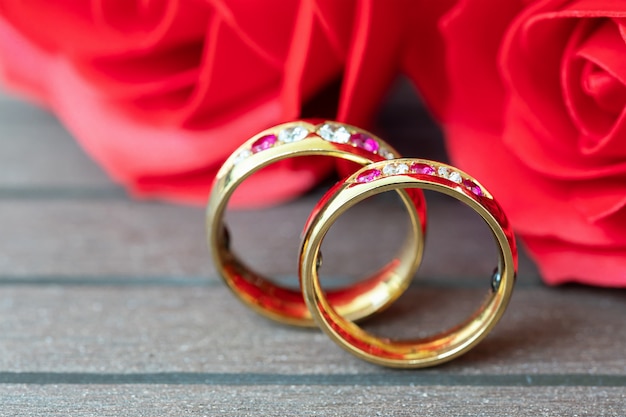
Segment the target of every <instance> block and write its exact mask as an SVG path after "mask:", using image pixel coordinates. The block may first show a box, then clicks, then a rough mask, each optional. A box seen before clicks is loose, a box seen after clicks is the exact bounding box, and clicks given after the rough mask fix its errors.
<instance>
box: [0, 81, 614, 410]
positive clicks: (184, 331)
mask: <svg viewBox="0 0 626 417" xmlns="http://www.w3.org/2000/svg"><path fill="white" fill-rule="evenodd" d="M415 114H418V115H420V116H418V117H417V118H416V117H415V116H414V115H415ZM424 117H425V116H424V115H423V112H422V111H421V110H420V108H419V105H418V104H416V102H415V101H414V100H413V99H411V97H410V95H407V93H406V91H405V90H400V91H397V92H396V94H395V95H394V96H393V97H392V99H391V103H390V104H388V105H387V107H385V108H384V109H383V110H382V112H381V118H380V131H381V132H382V134H383V135H386V136H387V137H389V138H390V140H391V141H392V142H394V141H395V142H396V143H395V144H396V145H398V146H399V147H400V148H403V149H402V150H403V151H404V152H405V154H407V155H420V156H426V157H438V156H439V157H441V156H442V155H441V143H440V142H439V141H438V139H439V138H438V137H437V133H436V130H434V128H433V127H432V125H429V124H428V122H427V119H424ZM414 137H426V138H427V139H429V141H423V142H422V141H420V142H419V143H416V142H415V140H413V139H411V138H414ZM409 139H411V140H409ZM322 192H323V189H320V190H316V191H314V192H313V193H311V194H310V195H307V196H304V197H302V198H300V199H298V200H296V201H293V202H291V203H289V204H285V205H282V206H279V207H274V208H270V209H264V210H259V211H240V212H232V213H229V215H228V221H229V225H230V228H231V233H232V235H233V242H234V245H235V248H236V249H237V250H238V251H239V252H241V253H242V254H244V256H245V259H246V260H248V261H249V263H250V264H251V265H253V266H255V267H257V268H258V269H259V270H261V271H264V272H266V273H268V274H272V275H274V276H278V277H279V278H280V279H281V280H283V281H285V282H289V283H291V284H292V285H295V284H296V278H295V274H296V264H295V254H296V253H297V245H298V238H299V233H300V231H301V229H302V223H303V221H304V219H305V218H306V216H307V214H308V211H309V210H310V209H311V207H312V206H313V205H314V203H315V201H316V199H317V198H318V197H319V196H320V195H321V193H322ZM428 199H429V200H428V201H429V209H430V210H429V234H428V242H427V245H428V246H427V251H426V258H425V261H424V265H423V266H422V268H421V269H420V271H419V274H418V276H417V277H416V278H415V281H414V283H413V284H412V286H411V288H410V290H409V291H408V292H407V293H406V294H405V295H404V296H403V297H402V298H401V299H400V300H399V301H398V302H397V303H395V304H394V305H393V306H392V307H391V308H390V309H389V310H388V311H386V312H385V313H383V314H381V315H380V316H378V317H376V318H374V319H372V320H370V321H368V322H367V323H366V324H365V326H366V327H367V328H368V329H369V330H371V331H373V332H376V333H378V334H384V335H390V336H403V335H410V336H415V335H422V334H429V333H431V332H434V331H436V330H437V329H440V328H441V327H442V326H445V325H449V324H452V323H455V322H457V321H458V320H460V318H461V317H463V316H464V315H465V314H467V313H468V312H469V311H471V310H472V308H474V307H475V306H476V305H477V303H478V302H479V300H480V298H481V297H482V295H483V294H484V291H486V288H487V286H488V285H489V282H488V281H489V280H488V276H489V271H490V270H491V269H492V267H493V262H494V259H495V258H494V255H493V250H494V247H493V244H492V242H491V240H490V237H489V235H488V233H487V231H486V229H485V228H484V227H483V225H482V224H481V222H480V220H479V219H478V218H477V216H474V215H473V214H472V213H471V212H469V211H468V210H466V209H465V208H463V207H462V206H460V205H458V204H455V203H454V202H452V201H450V200H448V199H443V198H440V197H437V196H435V195H428ZM402 210H403V209H402V208H401V207H399V206H398V204H397V202H396V201H395V199H394V198H393V197H389V196H385V197H382V198H379V199H376V200H375V201H372V202H370V203H369V204H365V205H362V206H358V207H357V208H356V209H355V210H354V211H353V212H350V215H349V216H348V215H346V216H344V217H342V219H341V222H340V224H338V225H337V228H336V229H334V230H333V231H332V233H331V235H329V237H328V239H327V241H326V242H325V244H324V248H323V251H324V273H325V274H326V276H325V280H327V281H326V282H328V283H329V284H332V282H333V281H337V282H344V281H345V280H348V279H351V278H352V277H354V276H360V275H362V274H364V273H366V272H367V271H370V270H372V269H375V268H376V267H377V266H380V265H382V264H383V263H384V262H385V260H386V259H388V257H389V256H390V254H391V253H392V252H393V251H394V249H395V248H397V247H398V245H399V244H400V243H401V240H402V237H403V233H404V230H405V227H404V226H405V225H404V223H403V220H404V215H403V211H402ZM381 213H385V214H384V215H381ZM372 219H377V224H376V227H372V225H371V222H372ZM267 236H271V237H272V238H271V239H268V238H267ZM372 239H376V240H377V242H379V245H380V247H381V248H383V250H381V251H380V252H379V253H371V252H367V246H366V242H367V241H368V240H372ZM260 242H263V244H260ZM359 253H367V256H358V255H355V254H359ZM0 317H1V319H0V415H2V416H5V415H6V416H92V415H101V416H138V415H141V416H163V415H171V416H204V415H206V416H214V415H223V416H252V415H258V416H285V415H302V416H370V415H371V416H376V415H381V416H392V415H393V416H405V415H406V416H409V415H424V416H439V415H442V416H443V415H446V416H447V415H459V416H461V415H468V416H469V415H483V416H502V415H515V416H563V415H579V416H624V415H626V388H625V387H626V353H625V352H626V331H625V330H626V329H625V326H624V317H626V293H625V292H624V291H623V290H610V289H596V288H588V287H582V286H564V287H558V288H549V287H545V286H544V285H543V284H542V283H541V281H540V278H539V274H538V272H537V270H536V269H535V268H534V266H533V265H532V262H531V261H530V260H528V258H527V257H526V256H525V255H523V254H522V258H521V262H520V274H519V280H518V286H517V288H516V291H515V294H514V297H513V300H512V302H511V305H510V307H509V310H508V311H507V313H506V315H505V316H504V318H503V320H502V322H501V323H499V325H498V326H497V327H496V328H495V330H494V331H493V332H492V333H491V334H490V335H489V336H488V337H487V339H486V340H485V341H484V342H482V343H481V344H480V345H478V346H477V347H476V348H475V349H474V350H472V351H471V352H469V353H468V354H466V355H465V356H463V357H461V358H459V359H457V360H455V361H453V362H451V363H448V364H445V365H443V366H440V367H437V368H433V369H427V370H413V371H398V370H390V369H384V368H381V367H378V366H374V365H371V364H368V363H365V362H362V361H360V360H358V359H356V358H354V357H352V356H350V355H349V354H347V353H345V352H344V351H342V350H341V349H339V348H338V347H337V346H336V345H334V344H333V343H332V342H331V341H330V340H329V339H328V338H327V337H326V336H324V335H323V334H322V333H320V332H319V331H316V330H304V329H294V328H289V327H286V326H282V325H278V324H275V323H272V322H270V321H268V320H266V319H263V318H261V317H259V316H257V315H255V314H254V313H252V312H251V311H249V310H247V309H246V308H245V307H244V306H243V305H242V304H240V303H239V302H238V301H237V300H236V299H235V298H234V297H233V296H232V295H231V294H230V293H229V292H228V290H227V289H226V288H225V287H224V286H223V285H222V283H221V281H220V280H219V278H218V277H217V276H216V273H215V270H214V268H213V266H212V265H211V261H210V257H209V255H208V251H207V248H206V243H205V234H204V210H203V208H201V207H183V206H175V205H169V204H165V203H160V202H150V201H133V200H131V199H129V198H128V197H126V195H125V193H124V191H123V190H122V189H121V188H120V187H119V186H117V185H115V184H113V183H112V182H111V181H110V180H109V179H107V177H106V175H105V174H104V173H103V172H102V171H101V170H100V169H99V168H98V167H97V166H96V165H95V164H93V163H92V162H91V161H90V160H89V158H88V157H86V156H85V155H84V154H83V153H82V151H81V150H80V148H79V147H78V146H77V144H76V142H75V141H74V140H73V139H72V138H71V137H70V136H69V135H68V134H67V132H66V131H65V130H64V129H63V128H62V127H61V126H60V125H59V124H58V122H57V121H55V119H54V118H53V117H51V116H50V115H48V114H46V113H45V112H44V111H42V110H39V109H37V108H35V107H33V106H30V105H27V104H24V103H22V102H19V101H17V100H15V99H12V98H10V97H8V96H6V95H5V96H3V95H0Z"/></svg>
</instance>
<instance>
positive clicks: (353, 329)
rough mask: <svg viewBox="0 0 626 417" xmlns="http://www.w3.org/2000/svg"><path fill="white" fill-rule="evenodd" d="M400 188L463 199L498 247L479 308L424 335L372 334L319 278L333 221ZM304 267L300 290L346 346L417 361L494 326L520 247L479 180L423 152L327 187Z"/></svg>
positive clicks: (370, 357) (308, 235)
mask: <svg viewBox="0 0 626 417" xmlns="http://www.w3.org/2000/svg"><path fill="white" fill-rule="evenodd" d="M399 189H427V190H434V191H438V192H441V193H444V194H447V195H449V196H452V197H454V198H456V199H458V200H460V201H461V202H463V203H465V204H466V205H468V206H469V207H471V208H472V209H473V210H474V211H476V212H477V213H478V214H479V215H480V216H481V217H482V219H483V220H484V221H485V222H486V223H487V225H488V226H489V228H490V230H491V231H492V233H493V236H494V238H495V241H496V243H497V246H498V248H499V250H498V254H499V260H498V266H497V268H496V270H495V271H494V274H493V276H492V277H491V282H490V283H489V289H488V296H487V297H486V299H485V301H484V302H483V303H482V304H481V306H480V307H479V308H478V310H476V311H475V312H474V313H473V314H472V315H471V316H470V317H469V318H468V319H466V320H465V321H464V322H463V323H461V324H459V325H457V326H455V327H453V328H451V329H448V330H445V331H443V332H441V333H439V334H437V335H435V336H432V337H428V338H423V339H415V340H391V339H387V338H379V337H376V336H374V335H372V334H370V333H367V332H366V331H365V330H363V329H362V328H361V327H359V326H357V325H356V324H355V323H354V322H353V321H351V320H350V319H349V318H347V317H345V316H343V315H342V314H341V312H339V311H337V310H336V309H335V308H333V306H332V305H331V304H330V303H329V302H328V298H327V295H326V294H325V293H324V290H323V289H322V288H321V286H320V283H319V276H318V266H317V258H318V255H319V251H320V246H321V244H322V241H323V239H324V236H325V235H326V233H327V232H328V230H330V228H331V226H332V224H333V223H334V221H335V220H336V219H337V218H338V217H339V216H340V215H341V214H342V213H344V212H345V211H346V210H348V209H349V208H350V207H352V206H354V205H356V204H358V203H359V202H360V201H363V200H364V199H366V198H368V197H370V196H373V195H376V194H379V193H382V192H385V191H388V190H396V191H397V190H399ZM299 272H300V284H301V287H302V291H303V296H304V299H305V301H306V304H307V306H308V307H309V309H310V311H311V313H312V315H313V317H314V319H315V321H316V322H317V323H318V325H319V326H320V327H321V328H322V329H323V330H324V331H325V332H326V333H327V334H328V335H329V336H330V337H331V339H332V340H334V341H335V342H336V343H337V344H339V345H340V346H341V347H342V348H344V349H346V350H347V351H348V352H350V353H352V354H354V355H356V356H358V357H360V358H362V359H365V360H367V361H370V362H373V363H376V364H379V365H384V366H389V367H396V368H420V367H427V366H433V365H437V364H440V363H443V362H446V361H449V360H451V359H453V358H455V357H457V356H459V355H462V354H463V353H465V352H467V351H468V350H469V349H471V348H472V347H473V346H475V345H476V344H477V343H479V342H480V341H481V340H482V339H483V338H484V337H485V336H486V335H487V334H488V333H489V331H490V330H491V329H492V328H493V327H494V326H495V325H496V323H497V322H498V320H499V319H500V317H501V316H502V314H503V313H504V311H505V309H506V307H507V304H508V302H509V299H510V297H511V293H512V291H513V286H514V282H515V276H516V273H517V250H516V246H515V239H514V235H513V232H512V229H511V226H510V224H509V222H508V220H507V218H506V216H505V214H504V212H503V211H502V209H501V208H500V206H499V205H498V203H497V202H496V201H495V200H494V199H493V197H492V195H491V194H490V193H489V192H488V191H487V190H486V189H485V188H484V187H483V186H482V185H481V184H479V183H478V181H476V180H475V179H474V178H472V177H471V176H469V175H467V174H466V173H464V172H462V171H460V170H458V169H456V168H454V167H452V166H450V165H446V164H442V163H438V162H434V161H428V160H424V159H396V160H393V161H383V162H376V163H373V164H371V165H369V166H367V167H364V168H362V169H360V170H359V171H357V172H356V173H354V174H353V175H351V176H350V177H348V178H346V179H345V180H344V181H343V182H341V183H338V184H337V185H335V186H334V187H333V188H331V189H330V190H329V191H328V192H327V193H326V195H325V196H324V197H323V198H322V199H321V200H320V203H319V204H318V205H317V206H316V207H315V209H314V210H313V212H312V213H311V217H310V218H309V220H308V221H307V224H306V227H305V231H304V234H303V240H302V245H301V249H300V271H299Z"/></svg>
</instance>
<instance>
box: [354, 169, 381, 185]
mask: <svg viewBox="0 0 626 417" xmlns="http://www.w3.org/2000/svg"><path fill="white" fill-rule="evenodd" d="M378 177H380V169H375V168H374V169H368V170H367V171H363V172H361V173H360V174H359V175H358V177H356V181H357V182H371V181H374V180H375V179H376V178H378Z"/></svg>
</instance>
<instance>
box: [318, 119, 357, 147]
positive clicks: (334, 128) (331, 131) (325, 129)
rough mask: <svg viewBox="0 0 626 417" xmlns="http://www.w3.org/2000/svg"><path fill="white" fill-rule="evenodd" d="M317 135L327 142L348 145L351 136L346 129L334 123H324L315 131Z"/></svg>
mask: <svg viewBox="0 0 626 417" xmlns="http://www.w3.org/2000/svg"><path fill="white" fill-rule="evenodd" d="M317 134H318V135H320V136H321V137H322V138H324V139H326V140H327V141H329V142H335V143H348V142H349V141H350V136H352V134H351V133H350V132H348V129H346V128H345V127H343V126H342V125H339V124H336V123H324V124H323V125H322V126H320V128H319V129H317Z"/></svg>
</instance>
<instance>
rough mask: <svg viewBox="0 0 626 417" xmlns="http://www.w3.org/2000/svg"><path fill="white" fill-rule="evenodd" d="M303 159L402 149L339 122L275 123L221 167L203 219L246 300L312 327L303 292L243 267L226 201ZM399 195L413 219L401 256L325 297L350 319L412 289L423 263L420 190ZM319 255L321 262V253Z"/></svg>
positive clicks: (223, 267) (374, 156)
mask: <svg viewBox="0 0 626 417" xmlns="http://www.w3.org/2000/svg"><path fill="white" fill-rule="evenodd" d="M300 156H331V157H335V158H340V159H343V160H347V161H351V162H355V163H357V164H359V165H361V166H366V165H368V164H370V163H372V162H377V161H385V160H389V159H393V158H396V157H397V156H398V152H397V151H396V150H394V149H393V148H392V147H391V146H389V144H387V143H386V142H384V141H383V140H382V139H380V138H378V137H376V136H374V135H372V134H371V133H369V132H367V131H365V130H362V129H358V128H356V127H354V126H350V125H346V124H342V123H336V122H322V123H312V122H308V121H297V122H291V123H285V124H281V125H278V126H275V127H272V128H270V129H267V130H265V131H263V132H260V133H259V134H257V135H255V136H254V137H252V138H251V139H249V140H248V141H246V142H245V143H244V144H243V145H241V147H239V148H238V149H237V150H236V151H235V152H234V153H233V154H232V155H231V156H230V157H229V158H228V159H227V160H226V162H225V163H224V165H223V166H222V168H221V169H220V170H219V172H218V174H217V176H216V179H215V182H214V184H213V188H212V191H211V196H210V198H209V203H208V207H207V223H206V224H207V233H208V243H209V247H210V250H211V254H212V256H213V260H214V263H215V266H216V268H217V270H218V273H219V275H220V276H221V277H222V278H223V280H224V281H225V283H226V284H227V285H228V287H229V288H230V289H231V290H232V291H233V292H234V293H235V295H236V296H237V297H238V298H239V299H240V300H241V301H243V302H244V303H245V304H246V305H248V306H249V307H251V308H252V309H254V310H255V311H257V312H258V313H260V314H262V315H264V316H266V317H268V318H271V319H273V320H276V321H279V322H282V323H287V324H291V325H297V326H313V325H315V322H314V321H313V318H312V316H311V313H310V311H309V310H308V309H307V306H306V304H305V302H304V299H303V297H302V293H301V292H300V291H298V290H293V289H290V288H286V287H282V286H280V285H277V284H276V283H275V282H272V280H271V279H269V278H267V277H264V276H262V275H261V274H259V273H257V272H255V271H254V270H252V269H251V268H249V267H248V266H246V265H245V263H244V262H243V261H242V260H241V259H240V258H239V257H237V255H236V254H235V253H233V251H232V250H231V236H229V233H228V229H227V227H226V225H225V224H224V214H225V211H226V207H227V204H228V201H229V199H230V197H231V196H232V194H233V192H234V191H235V189H236V188H237V186H239V185H240V184H241V183H242V182H243V181H244V180H245V179H246V178H248V177H249V176H250V175H252V174H253V173H255V172H257V171H259V170H260V169H262V168H263V167H265V166H267V165H270V164H272V163H274V162H277V161H281V160H285V159H288V158H292V157H300ZM398 194H399V196H400V199H401V201H402V203H403V204H404V205H405V206H406V208H407V212H408V215H409V220H410V224H411V227H410V229H411V230H410V233H409V234H408V235H407V238H406V241H405V244H404V246H403V247H402V249H401V250H400V253H399V254H397V257H395V258H394V259H392V260H391V261H390V262H389V263H388V264H387V265H386V266H385V267H383V268H382V269H381V270H380V271H377V272H376V273H374V274H373V275H372V276H370V277H368V278H366V279H365V280H363V281H359V282H358V283H356V284H354V285H352V286H350V287H347V288H341V289H336V290H329V291H327V292H326V293H325V298H324V299H325V302H326V303H327V304H328V305H329V306H332V309H333V311H336V312H337V314H339V315H341V316H342V317H345V318H346V319H348V320H359V319H362V318H364V317H367V316H370V315H371V314H373V313H375V312H377V311H379V310H382V309H384V308H385V307H387V306H388V305H389V304H391V303H392V302H393V301H394V300H396V299H397V298H398V297H399V296H400V295H401V294H402V293H403V292H404V290H405V289H406V288H407V287H408V285H409V283H410V280H411V278H412V277H413V275H414V273H415V272H416V270H417V267H418V266H419V264H420V262H421V259H422V253H423V247H424V245H423V241H424V233H425V225H426V215H425V210H426V206H425V202H424V196H423V193H422V192H421V190H417V189H407V190H398ZM322 217H324V216H322ZM324 219H325V221H327V220H330V219H328V218H325V217H324ZM269 238H271V237H269ZM259 244H261V242H259ZM318 251H319V248H318ZM315 259H316V262H317V260H318V259H319V258H318V257H317V252H316V256H315ZM294 272H295V271H294ZM318 285H319V283H318Z"/></svg>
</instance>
